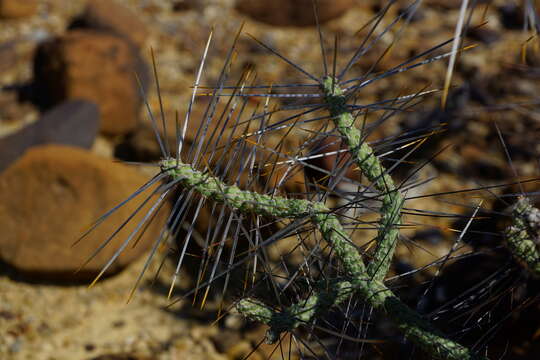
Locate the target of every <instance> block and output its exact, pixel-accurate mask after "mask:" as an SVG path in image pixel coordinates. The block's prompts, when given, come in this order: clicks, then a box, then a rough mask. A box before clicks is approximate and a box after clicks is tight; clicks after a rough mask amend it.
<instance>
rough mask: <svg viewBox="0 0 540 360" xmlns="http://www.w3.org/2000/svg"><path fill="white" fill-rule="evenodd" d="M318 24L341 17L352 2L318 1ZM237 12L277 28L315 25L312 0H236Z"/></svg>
mask: <svg viewBox="0 0 540 360" xmlns="http://www.w3.org/2000/svg"><path fill="white" fill-rule="evenodd" d="M317 3H318V17H319V22H321V23H324V22H327V21H330V20H332V19H335V18H337V17H339V16H341V15H343V14H344V13H345V12H346V11H347V10H348V9H349V8H351V7H352V6H353V5H354V1H353V0H319V1H318V2H317ZM236 8H237V10H238V11H240V12H242V13H244V14H247V15H249V16H250V17H252V18H253V19H255V20H257V21H261V22H264V23H267V24H270V25H277V26H312V25H315V24H316V22H315V16H314V15H313V5H312V0H297V1H289V0H275V1H264V0H238V1H237V4H236Z"/></svg>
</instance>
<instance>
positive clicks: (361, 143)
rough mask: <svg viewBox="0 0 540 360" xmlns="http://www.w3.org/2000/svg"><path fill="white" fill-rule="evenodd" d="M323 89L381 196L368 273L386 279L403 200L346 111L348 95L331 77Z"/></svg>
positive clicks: (337, 122)
mask: <svg viewBox="0 0 540 360" xmlns="http://www.w3.org/2000/svg"><path fill="white" fill-rule="evenodd" d="M322 90H323V92H324V96H325V100H326V103H327V106H328V111H329V112H330V115H331V116H332V119H333V120H334V124H335V126H336V128H337V130H338V131H339V133H340V134H341V136H342V137H343V139H344V140H345V142H346V143H347V146H348V147H349V151H350V153H351V156H352V157H353V159H354V161H355V162H356V165H357V166H358V167H359V168H360V169H361V170H362V174H363V175H364V176H365V177H366V178H367V179H368V180H369V181H371V182H372V183H373V186H374V187H375V189H377V190H378V191H380V192H381V194H382V206H381V214H382V215H381V220H380V222H379V231H378V234H377V249H376V250H375V254H374V256H373V261H372V262H371V263H370V264H369V265H368V274H369V275H370V276H372V277H373V279H375V280H383V279H384V277H385V276H386V273H387V272H388V269H389V267H390V264H391V262H392V258H393V255H394V250H395V247H396V243H397V239H398V236H399V229H398V226H399V225H400V223H401V208H402V206H403V197H402V196H401V193H400V192H399V190H398V189H397V188H396V186H395V185H394V181H393V180H392V178H391V177H390V176H389V175H388V174H387V173H386V170H385V168H384V167H383V166H382V164H381V162H380V161H379V159H378V158H377V156H375V154H374V152H373V149H371V147H370V146H369V145H368V144H367V143H366V142H365V139H364V135H363V134H362V132H361V131H360V130H359V129H358V128H356V127H355V126H354V117H353V115H352V114H351V112H350V111H349V109H348V108H347V95H346V94H345V93H344V92H343V90H342V89H341V88H340V87H339V85H338V83H337V81H336V80H335V79H333V78H332V77H326V78H325V79H324V81H323V86H322Z"/></svg>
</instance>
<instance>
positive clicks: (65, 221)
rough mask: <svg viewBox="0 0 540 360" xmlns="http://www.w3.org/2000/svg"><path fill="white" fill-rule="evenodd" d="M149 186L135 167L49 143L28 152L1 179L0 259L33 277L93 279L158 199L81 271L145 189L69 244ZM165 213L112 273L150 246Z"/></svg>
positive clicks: (113, 268) (74, 279)
mask: <svg viewBox="0 0 540 360" xmlns="http://www.w3.org/2000/svg"><path fill="white" fill-rule="evenodd" d="M146 181H147V177H145V176H143V175H141V174H140V173H139V172H138V171H137V170H135V169H134V168H132V167H129V166H126V165H123V164H119V163H115V162H112V161H110V160H107V159H104V158H100V157H97V156H95V155H93V154H91V153H90V152H87V151H85V150H82V149H79V148H75V147H68V146H60V145H46V146H40V147H35V148H32V149H30V150H29V151H28V152H26V154H25V155H24V156H23V157H22V158H20V159H19V160H18V161H17V162H16V163H15V164H13V165H11V166H10V167H9V168H7V169H6V170H5V171H4V172H3V173H2V174H1V176H0V228H1V229H2V236H1V237H0V259H1V260H2V261H4V262H5V263H7V264H9V265H11V266H13V267H14V268H15V269H17V270H19V271H20V272H22V273H24V274H27V275H29V276H32V278H33V279H34V278H44V279H49V280H54V281H65V280H68V281H88V280H89V279H92V278H93V277H94V276H96V274H97V273H98V272H99V271H100V270H101V268H102V266H103V265H104V264H105V263H106V262H107V261H108V260H109V259H110V257H111V256H112V254H113V253H114V252H115V250H116V249H117V248H118V246H119V245H120V243H121V242H122V241H124V240H125V239H126V238H127V237H128V236H129V234H130V233H131V231H132V230H134V229H135V227H136V226H137V224H138V222H139V221H140V220H141V219H142V217H143V216H144V215H145V214H146V212H147V211H148V209H149V208H150V206H151V205H152V204H153V203H154V201H153V200H151V201H149V202H148V204H147V205H145V206H144V207H143V209H142V210H141V212H140V213H139V214H137V215H136V216H134V218H133V219H132V220H131V221H130V222H129V224H128V225H127V226H126V227H125V228H124V229H122V230H121V231H120V232H119V233H118V235H117V236H116V237H115V238H114V239H113V240H112V241H111V243H110V244H109V245H108V246H106V247H105V248H104V249H103V250H102V251H101V252H100V253H98V255H97V256H96V257H95V258H94V259H93V260H92V261H90V262H89V263H88V264H87V265H86V266H85V267H84V269H83V270H82V271H81V272H79V273H76V274H74V271H75V270H76V269H78V268H79V266H81V265H82V264H83V263H84V262H85V261H86V260H87V259H88V258H89V256H90V255H91V254H92V252H93V251H94V250H95V249H96V248H97V247H98V246H99V244H101V243H102V242H103V241H104V240H106V239H107V238H108V237H109V236H110V235H111V234H112V233H113V232H114V231H115V230H117V229H118V226H119V225H120V224H122V222H123V221H124V220H125V219H127V218H128V217H129V216H130V215H131V214H132V213H133V212H134V210H135V209H136V208H137V206H139V204H140V203H141V201H142V199H143V198H144V197H146V195H149V194H148V193H147V192H145V193H144V194H143V195H142V197H140V198H136V199H135V200H134V201H130V202H128V203H127V204H126V205H124V206H122V207H121V208H119V209H118V210H117V211H116V212H115V213H113V214H112V215H111V216H110V217H109V218H108V219H107V220H106V221H104V222H103V223H101V224H100V225H99V226H98V227H97V228H96V229H95V230H94V231H92V232H91V233H90V234H89V235H88V236H87V237H85V238H84V239H82V240H81V241H80V242H79V243H78V244H77V245H76V246H74V247H71V246H72V244H73V243H74V241H75V240H76V239H78V238H79V237H80V236H81V234H83V232H84V231H85V230H87V229H88V228H89V226H90V225H91V224H92V223H93V222H94V221H96V219H98V218H99V217H100V216H101V215H103V214H104V213H105V212H106V211H107V210H109V209H111V208H113V207H114V206H116V205H117V204H118V203H120V202H121V201H123V200H124V199H126V198H127V197H128V196H129V195H131V194H132V193H133V192H134V191H135V190H136V189H137V188H138V187H139V186H141V185H142V184H144V183H145V182H146ZM154 200H155V199H154ZM168 209H169V206H168V204H165V205H164V206H163V207H162V208H161V210H160V212H159V213H158V215H157V216H156V218H155V219H154V221H152V223H151V224H150V225H149V226H148V227H147V228H146V231H145V233H144V234H143V236H142V238H141V239H140V240H139V241H138V242H137V246H135V247H132V245H129V246H128V247H127V248H126V249H125V250H124V252H123V253H122V254H121V255H120V257H119V258H118V259H117V261H115V262H114V263H113V265H112V267H111V268H110V271H109V272H108V274H110V273H114V272H117V271H119V270H120V269H122V268H124V267H125V266H126V265H128V264H129V263H130V262H132V261H133V260H135V259H136V258H137V257H139V256H140V255H141V254H143V253H144V252H145V251H146V250H147V249H149V247H150V246H151V245H152V244H153V242H154V240H155V239H156V236H158V234H159V232H160V230H161V228H162V226H163V224H164V222H165V218H166V215H167V212H168ZM136 239H137V237H136V238H134V239H133V241H132V244H134V243H135V240H136Z"/></svg>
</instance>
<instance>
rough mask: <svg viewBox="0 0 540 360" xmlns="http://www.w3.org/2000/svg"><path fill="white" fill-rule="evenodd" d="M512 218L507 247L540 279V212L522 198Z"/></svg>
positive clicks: (507, 236)
mask: <svg viewBox="0 0 540 360" xmlns="http://www.w3.org/2000/svg"><path fill="white" fill-rule="evenodd" d="M512 218H513V219H512V220H513V221H512V225H511V226H510V227H508V229H506V231H505V236H506V244H507V247H508V249H509V250H510V251H511V252H512V254H513V255H514V256H515V258H516V259H517V260H518V261H519V262H520V263H521V264H523V266H525V268H526V269H527V270H528V271H529V272H530V273H531V274H532V275H533V276H535V277H540V210H538V209H536V208H535V207H533V206H532V205H531V203H530V202H529V200H527V198H524V197H522V198H520V199H518V202H517V203H516V204H515V205H514V208H513V209H512Z"/></svg>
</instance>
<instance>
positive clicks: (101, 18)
mask: <svg viewBox="0 0 540 360" xmlns="http://www.w3.org/2000/svg"><path fill="white" fill-rule="evenodd" d="M77 27H82V28H88V29H93V30H100V31H105V32H109V33H112V34H116V35H119V36H122V37H125V38H126V39H129V40H130V41H132V42H133V43H134V44H135V45H137V46H138V47H140V48H143V49H144V47H145V43H146V39H147V38H148V35H149V34H150V31H149V29H148V26H146V24H145V23H144V22H143V21H141V19H140V15H138V14H136V13H134V12H133V11H131V9H129V8H127V7H125V6H123V5H121V4H119V3H117V2H115V1H112V0H91V1H89V2H88V4H87V6H86V9H85V10H84V12H83V13H82V14H81V16H79V17H78V18H77V19H76V20H75V21H74V23H73V24H72V28H77Z"/></svg>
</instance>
